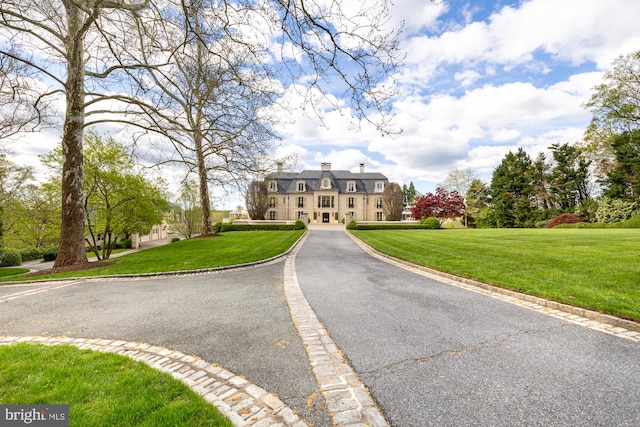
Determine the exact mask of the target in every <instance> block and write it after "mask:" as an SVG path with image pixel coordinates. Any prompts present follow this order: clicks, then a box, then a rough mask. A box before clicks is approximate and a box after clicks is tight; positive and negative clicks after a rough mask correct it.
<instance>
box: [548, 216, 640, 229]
mask: <svg viewBox="0 0 640 427" xmlns="http://www.w3.org/2000/svg"><path fill="white" fill-rule="evenodd" d="M553 228H640V216H634V217H632V218H629V219H628V220H626V221H620V222H612V223H606V222H578V223H575V224H560V225H556V226H555V227H553Z"/></svg>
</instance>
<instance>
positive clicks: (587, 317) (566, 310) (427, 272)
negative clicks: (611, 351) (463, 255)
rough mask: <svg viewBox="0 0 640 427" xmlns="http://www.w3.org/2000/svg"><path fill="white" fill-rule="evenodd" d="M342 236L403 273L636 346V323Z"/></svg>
mask: <svg viewBox="0 0 640 427" xmlns="http://www.w3.org/2000/svg"><path fill="white" fill-rule="evenodd" d="M345 233H346V234H347V235H348V236H349V237H350V238H351V239H352V240H353V241H354V242H355V243H356V244H357V245H358V246H360V247H361V248H362V249H363V250H364V251H366V252H367V253H368V254H369V255H371V256H373V257H375V258H377V259H379V260H381V261H384V262H387V263H389V264H393V265H395V266H397V267H400V268H403V269H405V270H408V271H412V272H414V273H417V274H420V275H422V276H425V277H429V278H432V279H434V280H438V281H439V282H442V283H446V284H448V285H452V286H457V287H459V288H464V289H467V290H470V291H473V292H477V293H481V294H483V295H486V296H490V297H492V298H497V299H500V300H503V301H507V302H510V303H512V304H516V305H519V306H522V307H526V308H529V309H531V310H534V311H537V312H539V313H543V314H547V315H549V316H552V317H556V318H559V319H563V320H565V321H568V322H571V323H574V324H577V325H580V326H584V327H586V328H589V329H595V330H598V331H601V332H604V333H606V334H609V335H614V336H617V337H619V338H624V339H627V340H630V341H634V342H640V323H637V322H633V321H631V320H626V319H621V318H619V317H615V316H611V315H608V314H603V313H599V312H597V311H591V310H587V309H584V308H580V307H574V306H571V305H567V304H562V303H559V302H557V301H551V300H547V299H544V298H540V297H536V296H533V295H528V294H523V293H520V292H516V291H511V290H509V289H504V288H499V287H497V286H492V285H489V284H487V283H482V282H478V281H476V280H472V279H467V278H464V277H459V276H455V275H453V274H449V273H444V272H442V271H438V270H434V269H431V268H428V267H424V266H421V265H417V264H413V263H410V262H408V261H405V260H402V259H399V258H395V257H393V256H391V255H387V254H383V253H382V252H379V251H377V250H375V249H374V248H372V247H371V246H369V245H367V244H366V243H365V242H363V241H362V240H360V239H358V238H357V237H355V236H354V235H352V234H351V233H349V232H348V231H347V230H345Z"/></svg>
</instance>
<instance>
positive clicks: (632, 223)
mask: <svg viewBox="0 0 640 427" xmlns="http://www.w3.org/2000/svg"><path fill="white" fill-rule="evenodd" d="M607 228H640V216H634V217H631V218H629V219H628V220H626V221H621V222H614V223H613V224H609V226H608V227H607Z"/></svg>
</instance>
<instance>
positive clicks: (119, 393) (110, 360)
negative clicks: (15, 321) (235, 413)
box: [0, 343, 233, 427]
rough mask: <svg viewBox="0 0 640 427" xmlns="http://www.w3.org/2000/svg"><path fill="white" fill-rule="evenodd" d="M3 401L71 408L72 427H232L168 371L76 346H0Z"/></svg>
mask: <svg viewBox="0 0 640 427" xmlns="http://www.w3.org/2000/svg"><path fill="white" fill-rule="evenodd" d="M0 402H2V403H4V404H68V405H69V425H70V426H82V427H91V426H96V427H102V426H150V427H156V426H158V427H160V426H168V427H169V426H171V427H173V426H185V427H186V426H232V425H233V424H232V423H231V421H230V420H228V419H227V418H226V417H224V416H222V415H221V414H220V413H219V412H218V410H217V409H216V408H215V407H214V406H212V405H210V404H208V403H207V402H206V401H205V400H204V399H203V398H202V397H201V396H199V395H197V394H196V393H195V392H193V391H192V390H191V389H190V388H189V387H187V386H186V385H185V384H183V383H181V382H180V381H178V380H175V379H173V377H171V375H169V374H167V373H163V372H160V371H157V370H155V369H153V368H151V367H149V366H147V365H145V364H144V363H142V362H136V361H134V360H131V359H129V358H128V357H126V356H122V355H117V354H106V353H99V352H94V351H90V350H80V349H78V348H76V347H72V346H45V345H35V344H25V343H22V344H12V345H6V346H0Z"/></svg>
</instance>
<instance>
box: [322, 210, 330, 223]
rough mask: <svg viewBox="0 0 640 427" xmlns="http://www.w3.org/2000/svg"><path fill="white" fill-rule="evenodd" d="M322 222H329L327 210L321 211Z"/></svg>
mask: <svg viewBox="0 0 640 427" xmlns="http://www.w3.org/2000/svg"><path fill="white" fill-rule="evenodd" d="M322 222H326V223H328V222H329V212H323V213H322Z"/></svg>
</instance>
